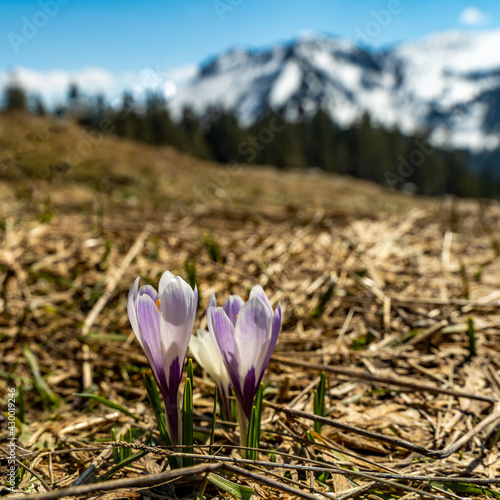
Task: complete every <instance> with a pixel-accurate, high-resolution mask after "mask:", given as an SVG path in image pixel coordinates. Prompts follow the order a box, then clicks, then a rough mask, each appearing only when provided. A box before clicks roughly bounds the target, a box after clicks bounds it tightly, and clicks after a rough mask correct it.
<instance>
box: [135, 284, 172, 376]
mask: <svg viewBox="0 0 500 500" xmlns="http://www.w3.org/2000/svg"><path fill="white" fill-rule="evenodd" d="M137 319H138V322H139V325H140V329H141V332H142V342H143V349H144V353H145V354H146V357H147V358H148V361H149V364H150V366H151V369H152V370H153V374H154V375H155V378H156V379H157V382H160V383H159V385H165V381H163V383H162V381H161V374H162V373H164V368H163V353H162V345H161V340H160V313H159V312H158V308H157V307H156V304H155V303H154V302H153V299H152V298H151V297H150V296H149V295H148V294H143V295H140V296H139V297H138V299H137Z"/></svg>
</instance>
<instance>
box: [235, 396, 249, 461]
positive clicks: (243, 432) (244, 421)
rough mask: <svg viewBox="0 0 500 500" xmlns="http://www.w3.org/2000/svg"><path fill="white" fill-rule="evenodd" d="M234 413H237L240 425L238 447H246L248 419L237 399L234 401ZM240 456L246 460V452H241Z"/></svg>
mask: <svg viewBox="0 0 500 500" xmlns="http://www.w3.org/2000/svg"><path fill="white" fill-rule="evenodd" d="M236 411H237V413H238V423H239V425H240V446H243V447H246V446H247V440H248V417H247V416H246V413H245V411H244V410H243V406H241V403H240V401H239V399H237V400H236ZM241 454H242V456H243V458H246V456H247V453H246V450H241Z"/></svg>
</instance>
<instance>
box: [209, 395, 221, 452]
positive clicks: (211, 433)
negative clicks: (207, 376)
mask: <svg viewBox="0 0 500 500" xmlns="http://www.w3.org/2000/svg"><path fill="white" fill-rule="evenodd" d="M218 395H219V390H218V389H217V386H215V394H214V409H213V410H212V426H211V429H210V449H209V450H210V451H209V453H210V455H213V452H214V451H213V448H212V446H213V444H214V441H215V421H216V420H217V399H218Z"/></svg>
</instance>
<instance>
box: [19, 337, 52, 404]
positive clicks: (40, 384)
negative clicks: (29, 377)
mask: <svg viewBox="0 0 500 500" xmlns="http://www.w3.org/2000/svg"><path fill="white" fill-rule="evenodd" d="M23 352H24V357H25V358H26V361H27V362H28V366H29V367H30V369H31V373H32V374H33V378H34V381H35V387H36V389H37V391H38V393H39V394H40V399H41V400H42V404H43V406H44V407H46V408H56V407H58V406H59V403H60V400H59V398H58V397H57V396H56V395H55V394H54V393H53V392H52V391H51V390H50V388H49V386H48V385H47V384H46V382H45V380H44V379H43V377H42V374H41V373H40V366H39V365H38V360H37V359H36V357H35V355H34V354H33V353H32V352H31V350H30V348H29V347H28V346H27V345H25V346H24V350H23Z"/></svg>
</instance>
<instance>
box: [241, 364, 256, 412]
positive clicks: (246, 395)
mask: <svg viewBox="0 0 500 500" xmlns="http://www.w3.org/2000/svg"><path fill="white" fill-rule="evenodd" d="M256 387H257V384H256V380H255V369H254V368H253V367H252V369H251V370H250V371H249V372H248V373H247V374H246V376H245V380H244V382H243V398H242V401H241V404H242V407H243V411H244V412H245V415H246V416H247V418H248V419H250V414H251V413H252V406H253V400H254V398H255V393H256Z"/></svg>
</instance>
